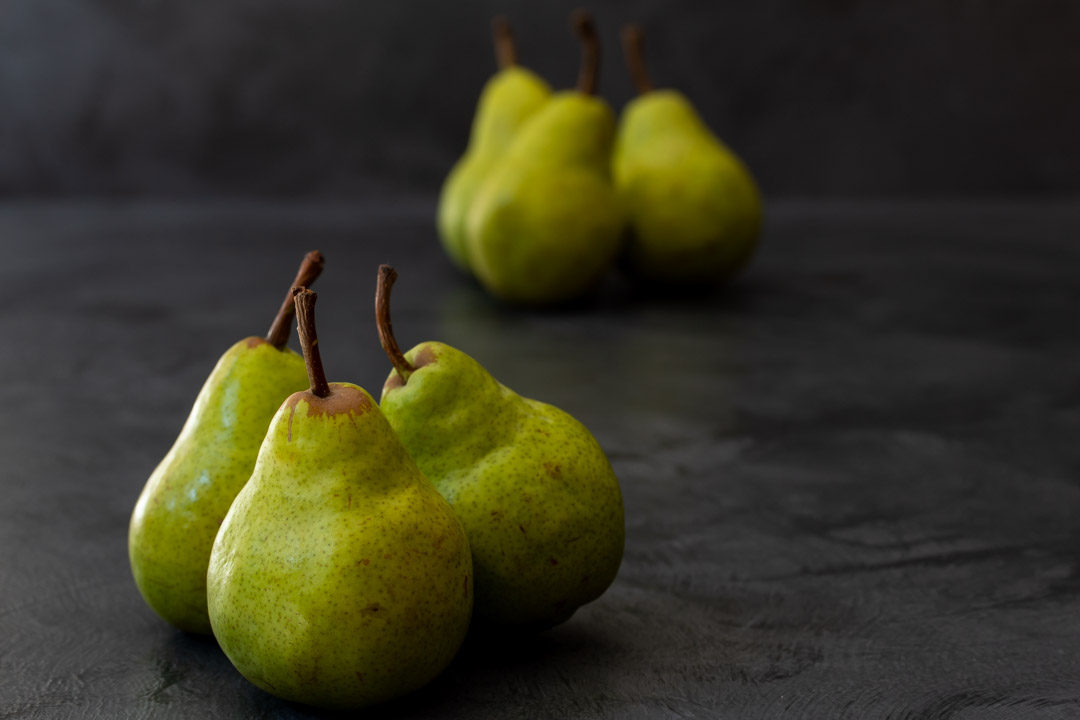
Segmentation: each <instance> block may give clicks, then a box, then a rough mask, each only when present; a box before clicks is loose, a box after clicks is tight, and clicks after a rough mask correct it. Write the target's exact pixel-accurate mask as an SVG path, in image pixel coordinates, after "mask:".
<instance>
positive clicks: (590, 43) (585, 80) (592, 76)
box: [570, 8, 600, 95]
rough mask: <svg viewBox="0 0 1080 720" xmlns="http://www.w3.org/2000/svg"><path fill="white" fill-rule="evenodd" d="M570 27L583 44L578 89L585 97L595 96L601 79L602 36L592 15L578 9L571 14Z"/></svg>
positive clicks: (582, 9)
mask: <svg viewBox="0 0 1080 720" xmlns="http://www.w3.org/2000/svg"><path fill="white" fill-rule="evenodd" d="M570 27H571V28H572V29H573V31H574V34H575V35H576V36H577V38H578V40H579V41H580V42H581V69H580V70H579V71H578V81H577V89H578V92H581V93H584V94H585V95H595V94H596V87H597V84H598V80H599V77H600V35H599V33H597V31H596V23H595V22H593V16H592V13H590V12H589V11H588V10H586V9H584V8H578V9H577V10H574V12H572V13H571V14H570Z"/></svg>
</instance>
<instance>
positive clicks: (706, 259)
mask: <svg viewBox="0 0 1080 720" xmlns="http://www.w3.org/2000/svg"><path fill="white" fill-rule="evenodd" d="M612 166H613V173H614V177H615V187H616V189H617V190H618V193H619V198H620V201H621V202H622V205H623V207H624V208H625V209H626V212H627V216H628V218H629V223H630V233H629V235H630V239H629V241H628V243H627V247H626V258H627V260H628V264H629V266H630V267H631V269H632V270H633V271H634V273H635V274H637V275H640V276H643V277H648V278H654V279H656V280H659V281H663V282H668V283H687V282H689V283H694V284H703V283H715V282H722V281H724V280H727V279H729V278H730V277H732V276H733V275H735V274H736V273H738V272H739V270H741V269H742V268H743V266H745V265H746V263H747V262H748V261H749V259H750V257H751V256H752V255H753V254H754V250H755V248H756V247H757V242H758V236H759V235H760V233H761V214H762V209H761V194H760V192H759V191H758V188H757V184H756V183H755V182H754V178H753V176H752V175H751V173H750V171H749V170H748V169H747V167H746V165H744V164H743V162H742V161H741V160H740V159H739V158H738V156H736V155H735V153H733V152H732V151H731V149H730V148H728V147H727V146H726V145H724V144H723V143H722V142H721V141H720V140H719V139H718V138H717V137H716V135H714V134H713V133H712V132H711V131H710V130H709V128H708V127H707V126H706V125H705V123H704V122H702V120H701V118H700V117H699V116H698V114H697V112H696V111H695V110H694V107H693V105H691V104H690V102H689V101H688V100H687V99H686V97H685V96H683V95H682V94H680V93H678V92H676V91H674V90H654V91H650V92H647V93H645V94H644V95H641V96H639V97H637V98H635V99H634V100H632V101H631V102H630V103H629V104H628V105H627V106H626V109H625V110H624V111H623V115H622V118H621V120H620V123H619V129H618V134H617V136H616V141H615V152H614V154H613V161H612Z"/></svg>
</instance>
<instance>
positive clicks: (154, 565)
mask: <svg viewBox="0 0 1080 720" xmlns="http://www.w3.org/2000/svg"><path fill="white" fill-rule="evenodd" d="M322 266H323V257H322V255H321V254H320V253H318V252H317V251H313V252H310V253H308V254H307V256H306V257H305V258H304V261H303V263H302V264H301V266H300V270H299V272H298V273H297V275H296V279H295V280H293V286H302V287H306V286H307V285H309V284H310V283H311V282H313V281H314V280H315V278H316V277H318V275H319V273H320V272H321V271H322ZM293 313H294V306H293V300H292V292H291V287H290V293H289V294H288V296H287V297H286V299H285V302H283V303H282V305H281V308H280V309H279V310H278V313H277V316H276V317H275V318H274V322H273V323H272V324H271V326H270V332H268V333H267V335H266V338H260V337H249V338H246V339H244V340H241V341H240V342H238V343H236V344H235V345H233V346H232V347H231V348H229V350H228V351H226V353H225V354H224V355H222V357H221V359H220V360H218V362H217V365H216V366H215V367H214V369H213V371H212V372H211V373H210V377H208V378H207V379H206V382H205V383H204V384H203V387H202V390H200V391H199V395H198V397H197V398H196V399H195V405H194V407H193V408H192V409H191V414H190V415H189V416H188V419H187V422H185V423H184V427H183V429H182V430H181V431H180V435H179V437H177V438H176V442H175V443H173V446H172V449H170V450H169V452H168V454H167V455H166V456H165V458H164V459H163V460H162V461H161V462H160V463H159V464H158V466H157V468H156V469H155V470H154V472H153V474H152V475H150V479H149V480H147V482H146V486H145V487H144V488H143V490H142V493H141V494H140V495H139V500H138V502H137V503H136V504H135V511H134V513H133V514H132V516H131V523H130V526H129V529H128V556H129V559H130V561H131V570H132V573H133V574H134V576H135V584H136V585H137V586H138V588H139V592H140V593H142V596H143V598H144V599H145V600H146V602H147V604H148V605H150V607H151V608H153V609H154V611H155V612H157V614H158V615H160V616H161V617H163V618H164V619H165V620H167V621H169V622H170V623H172V624H173V625H175V626H176V627H178V628H179V629H181V630H184V631H187V632H194V633H209V632H210V619H209V617H208V616H207V613H206V567H207V563H208V562H209V560H210V547H211V546H212V545H213V543H214V536H215V535H216V534H217V531H218V526H219V525H220V524H221V521H222V519H223V518H224V517H225V513H226V512H228V510H229V506H230V505H231V504H232V501H233V498H235V497H236V494H237V493H238V492H240V488H241V487H243V486H244V483H246V482H247V479H248V477H250V476H251V470H252V468H254V467H255V457H256V455H257V454H258V452H259V445H260V444H262V439H263V436H265V435H266V428H267V426H268V425H269V424H270V418H272V417H273V416H274V413H275V412H277V409H278V407H280V406H281V402H282V401H283V400H284V399H285V398H286V397H288V396H289V394H290V393H293V392H295V391H297V390H300V389H303V388H304V387H306V386H307V372H306V370H305V369H304V359H303V358H302V357H300V356H299V355H297V354H296V353H295V352H293V351H292V350H290V349H289V348H288V347H287V346H286V343H287V342H288V339H289V332H290V329H291V323H292V317H293Z"/></svg>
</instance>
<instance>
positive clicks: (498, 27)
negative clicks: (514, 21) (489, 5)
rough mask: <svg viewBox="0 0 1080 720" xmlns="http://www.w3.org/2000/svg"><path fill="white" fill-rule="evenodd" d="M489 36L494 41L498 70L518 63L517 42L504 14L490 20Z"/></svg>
mask: <svg viewBox="0 0 1080 720" xmlns="http://www.w3.org/2000/svg"><path fill="white" fill-rule="evenodd" d="M491 37H492V40H493V41H494V42H495V64H496V65H498V66H499V69H500V70H505V69H506V68H508V67H514V66H515V65H517V63H518V54H517V44H516V43H514V31H513V30H512V29H511V28H510V21H509V20H507V19H506V16H505V15H497V16H496V17H494V18H492V20H491Z"/></svg>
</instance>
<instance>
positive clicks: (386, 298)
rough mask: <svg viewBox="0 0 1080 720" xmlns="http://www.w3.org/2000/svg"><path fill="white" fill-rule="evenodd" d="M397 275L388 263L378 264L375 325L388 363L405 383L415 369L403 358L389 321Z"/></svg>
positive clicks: (403, 354) (403, 355)
mask: <svg viewBox="0 0 1080 720" xmlns="http://www.w3.org/2000/svg"><path fill="white" fill-rule="evenodd" d="M397 276H398V275H397V270H394V268H392V267H390V266H389V265H385V264H384V265H380V266H379V277H378V282H377V283H376V286H375V326H376V327H377V328H378V331H379V344H380V345H382V349H383V352H385V353H386V357H388V358H390V364H391V365H393V366H394V370H396V371H397V374H398V375H399V376H400V377H401V382H403V383H405V382H408V381H409V376H410V375H412V374H413V372H415V371H416V367H415V366H414V365H413V364H412V363H410V362H409V361H408V360H407V359H406V358H405V353H403V352H401V348H400V347H398V344H397V339H396V338H395V337H394V325H393V323H392V322H390V288H392V287H393V286H394V281H395V280H397Z"/></svg>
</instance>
